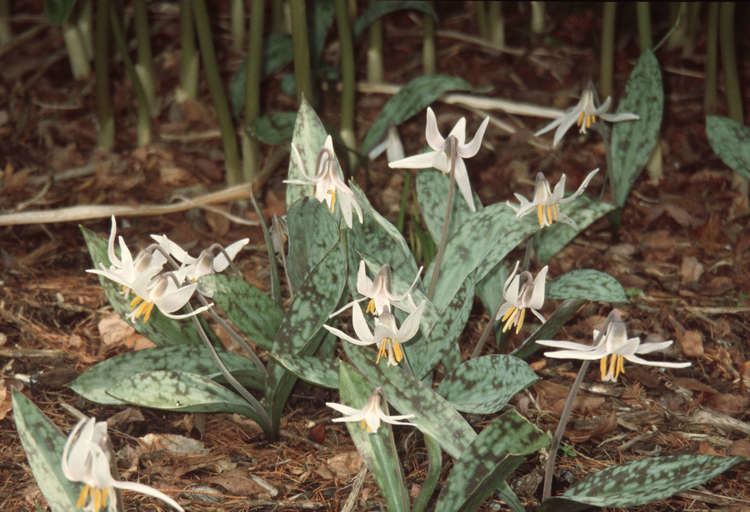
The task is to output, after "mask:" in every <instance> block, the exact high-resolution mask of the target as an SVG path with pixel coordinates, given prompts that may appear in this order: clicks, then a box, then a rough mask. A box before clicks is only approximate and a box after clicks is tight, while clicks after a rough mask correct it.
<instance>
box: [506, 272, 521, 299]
mask: <svg viewBox="0 0 750 512" xmlns="http://www.w3.org/2000/svg"><path fill="white" fill-rule="evenodd" d="M520 283H521V276H520V275H518V274H516V275H515V276H514V277H513V280H512V281H511V282H510V284H509V285H508V286H507V287H506V288H505V290H504V291H503V298H504V299H505V300H506V301H507V302H509V303H510V304H512V305H514V306H516V305H518V291H519V288H520Z"/></svg>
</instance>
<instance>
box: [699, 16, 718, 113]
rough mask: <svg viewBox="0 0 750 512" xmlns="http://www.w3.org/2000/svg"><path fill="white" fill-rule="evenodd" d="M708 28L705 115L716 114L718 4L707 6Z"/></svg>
mask: <svg viewBox="0 0 750 512" xmlns="http://www.w3.org/2000/svg"><path fill="white" fill-rule="evenodd" d="M707 23H708V28H707V31H706V91H705V96H704V99H703V108H704V109H705V111H706V115H709V114H713V113H714V112H716V96H717V94H716V84H717V81H718V80H717V78H718V74H719V58H718V53H719V52H718V32H719V4H718V3H717V2H711V3H709V4H708V22H707Z"/></svg>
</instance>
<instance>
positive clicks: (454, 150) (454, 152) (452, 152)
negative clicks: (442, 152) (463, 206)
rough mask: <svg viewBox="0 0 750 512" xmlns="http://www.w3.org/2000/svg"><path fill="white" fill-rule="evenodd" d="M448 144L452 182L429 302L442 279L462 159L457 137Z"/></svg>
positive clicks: (428, 292) (428, 293)
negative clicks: (457, 172)
mask: <svg viewBox="0 0 750 512" xmlns="http://www.w3.org/2000/svg"><path fill="white" fill-rule="evenodd" d="M446 142H447V145H448V150H447V151H448V158H450V163H451V168H450V173H449V175H448V179H449V180H450V182H449V184H448V198H447V201H446V208H445V217H443V226H442V228H440V242H439V243H438V247H437V254H436V255H435V262H434V263H433V265H432V279H430V286H429V287H428V288H427V300H432V298H433V297H434V296H435V288H436V287H437V283H438V278H439V277H440V266H441V265H442V264H443V256H444V255H445V247H446V246H447V245H448V235H449V233H450V225H451V219H452V218H453V201H454V200H455V197H456V159H457V158H460V157H459V156H458V141H457V140H456V138H455V137H452V136H450V137H448V140H447V141H446Z"/></svg>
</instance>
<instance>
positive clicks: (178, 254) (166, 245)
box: [151, 235, 197, 264]
mask: <svg viewBox="0 0 750 512" xmlns="http://www.w3.org/2000/svg"><path fill="white" fill-rule="evenodd" d="M151 238H152V239H153V240H154V241H155V242H156V243H157V244H159V247H161V248H162V249H163V250H164V251H166V252H167V253H168V254H170V255H172V256H173V257H174V259H176V260H177V261H179V262H180V263H184V264H190V263H195V262H196V261H197V258H193V257H192V256H190V254H188V252H187V251H186V250H185V249H183V248H182V247H180V246H179V245H178V244H177V243H175V242H173V241H172V240H170V239H169V238H168V237H167V235H151Z"/></svg>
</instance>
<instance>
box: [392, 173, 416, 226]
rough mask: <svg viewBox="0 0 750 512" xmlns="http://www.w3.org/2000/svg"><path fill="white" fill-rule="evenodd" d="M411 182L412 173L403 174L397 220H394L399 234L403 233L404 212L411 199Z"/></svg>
mask: <svg viewBox="0 0 750 512" xmlns="http://www.w3.org/2000/svg"><path fill="white" fill-rule="evenodd" d="M411 180H412V173H410V172H406V173H404V182H403V183H402V184H401V202H400V203H399V207H398V219H397V220H396V228H398V230H399V232H400V233H403V232H404V225H405V224H406V210H407V209H408V207H409V198H410V197H411Z"/></svg>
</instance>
